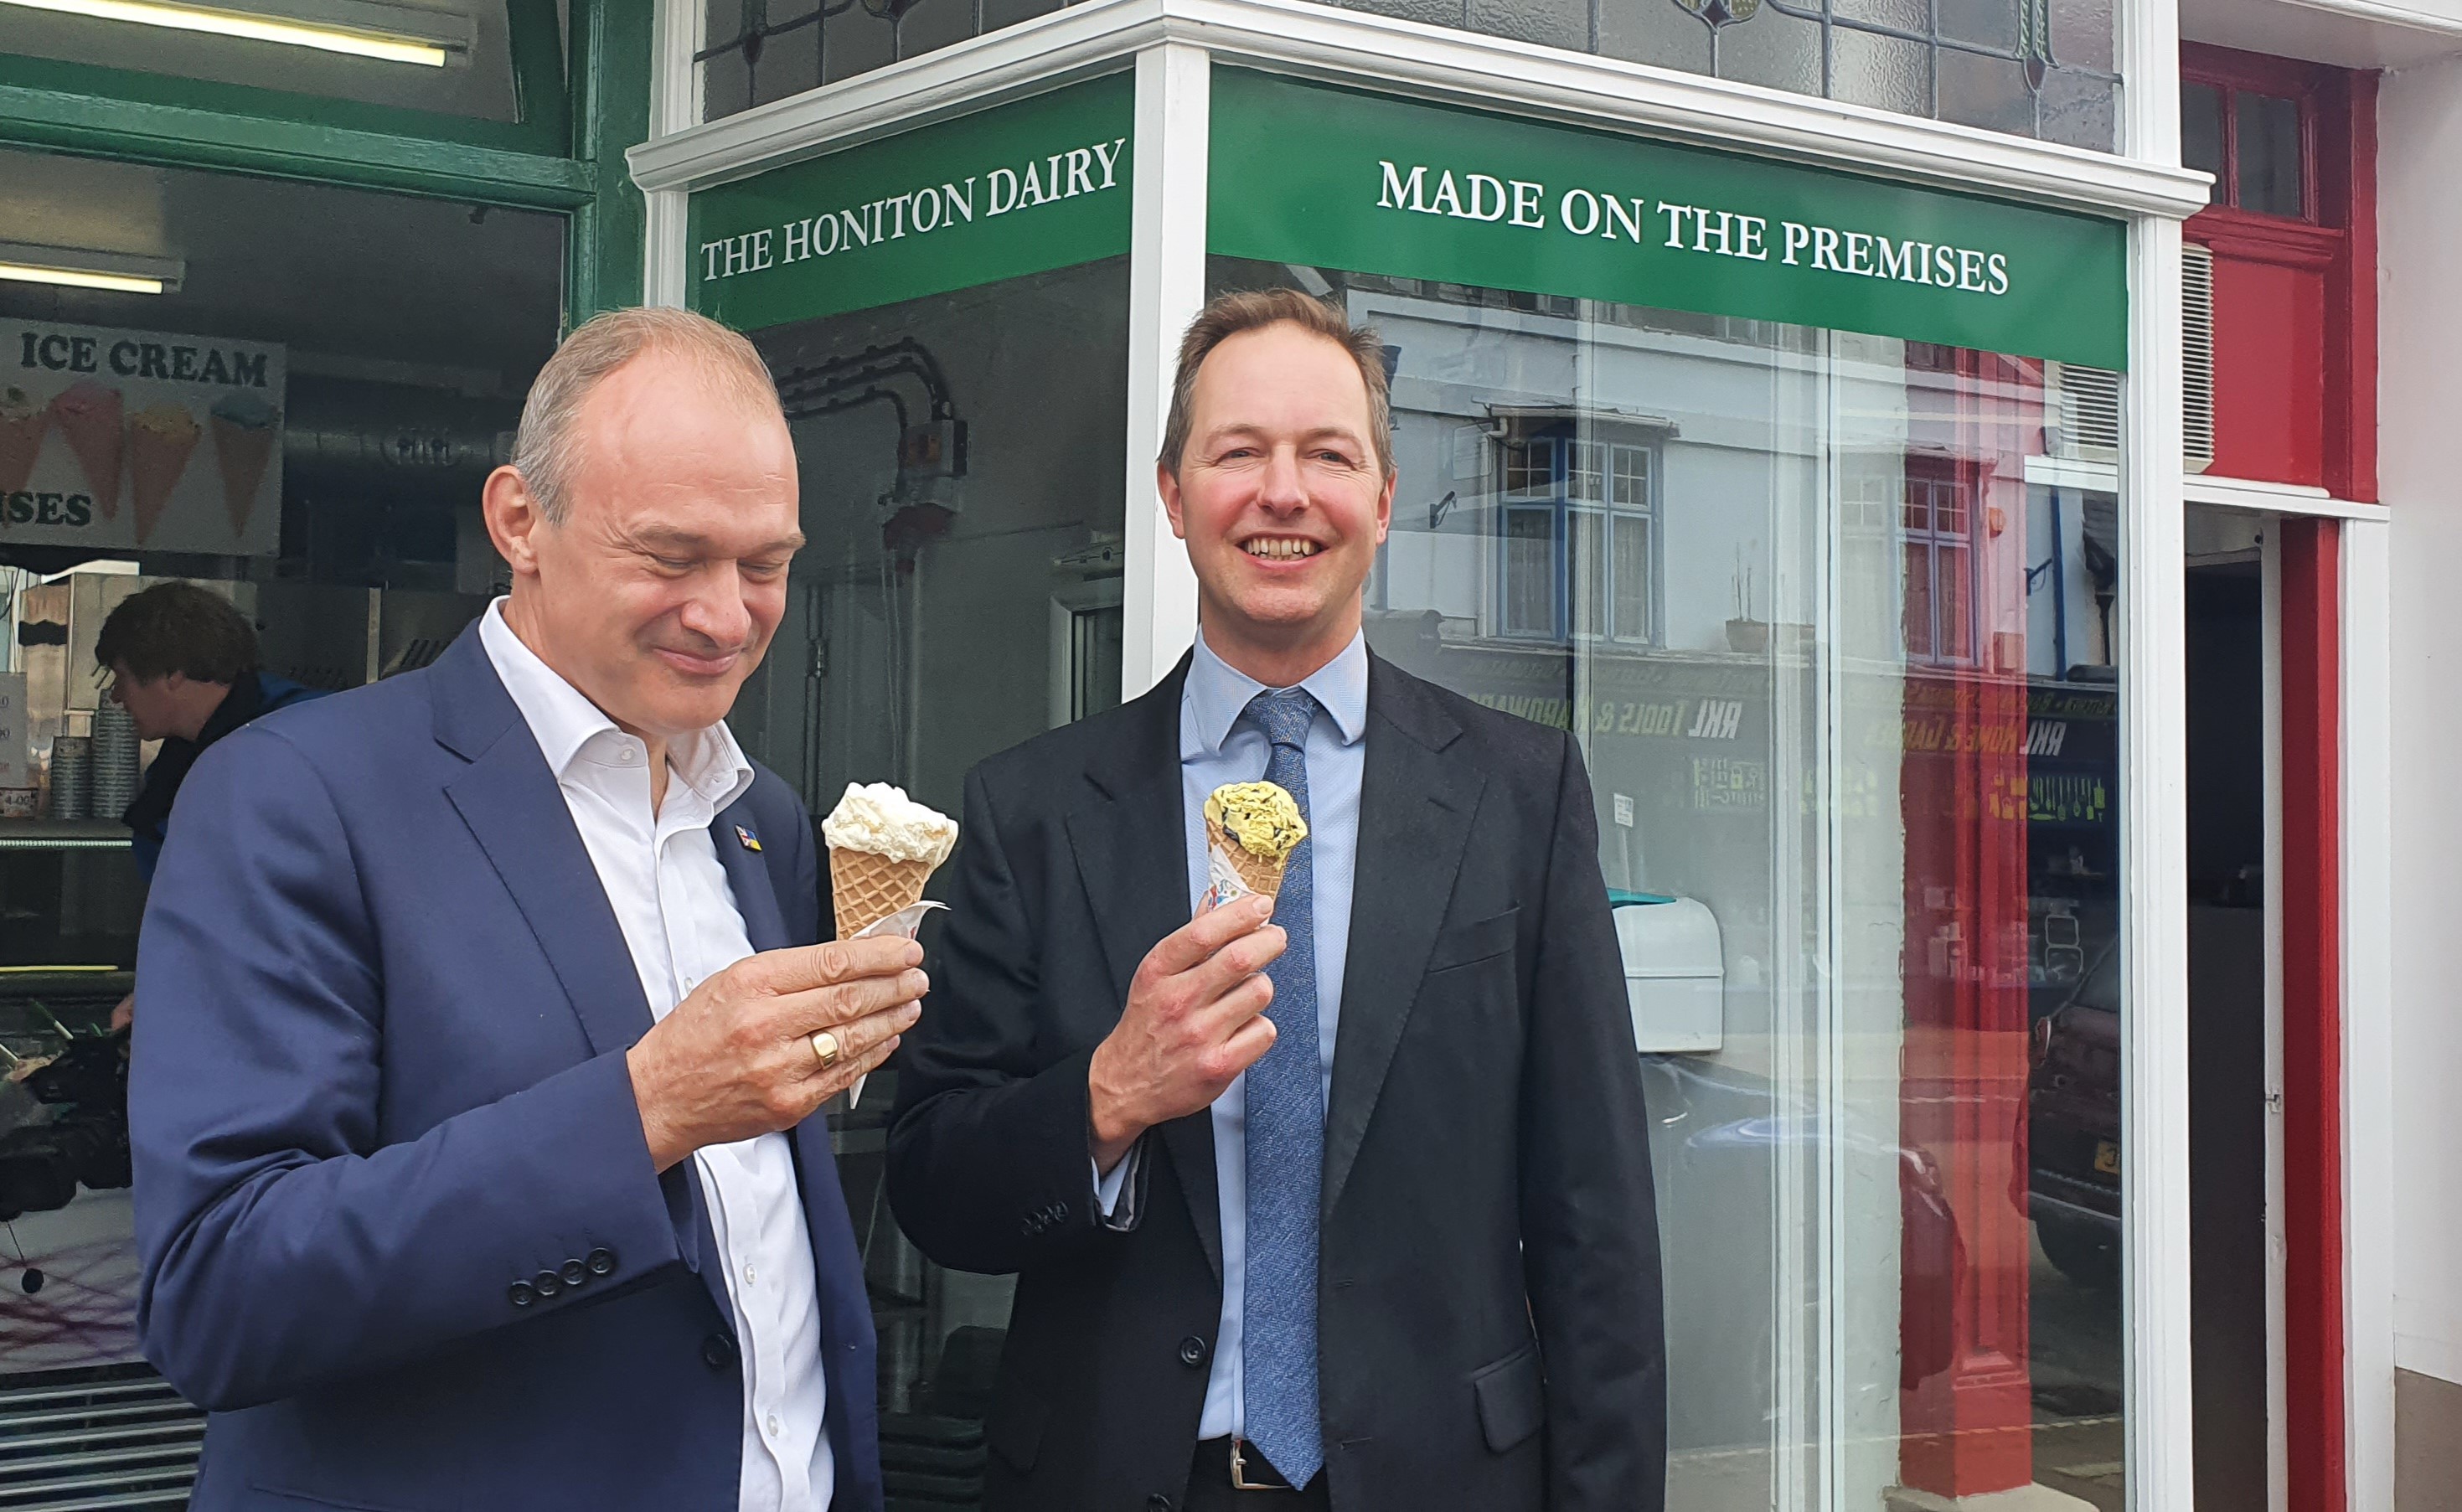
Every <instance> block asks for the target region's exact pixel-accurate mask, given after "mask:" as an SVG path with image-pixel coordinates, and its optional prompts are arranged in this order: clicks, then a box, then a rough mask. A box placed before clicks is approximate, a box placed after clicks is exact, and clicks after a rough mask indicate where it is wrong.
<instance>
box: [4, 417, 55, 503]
mask: <svg viewBox="0 0 2462 1512" xmlns="http://www.w3.org/2000/svg"><path fill="white" fill-rule="evenodd" d="M51 424H52V415H51V411H49V410H36V411H35V412H34V413H33V414H32V415H29V416H27V417H26V418H25V419H24V420H0V493H14V492H16V491H17V490H18V489H20V488H22V487H24V486H26V481H27V480H28V479H30V478H32V477H33V475H34V454H35V453H37V452H39V451H41V450H42V449H43V432H45V431H46V430H49V429H50V428H51Z"/></svg>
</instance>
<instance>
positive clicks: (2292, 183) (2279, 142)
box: [2233, 90, 2307, 216]
mask: <svg viewBox="0 0 2462 1512" xmlns="http://www.w3.org/2000/svg"><path fill="white" fill-rule="evenodd" d="M2233 99H2234V100H2235V101H2236V102H2237V108H2238V114H2239V144H2238V145H2239V207H2240V208H2241V209H2243V210H2255V211H2257V213H2258V214H2260V215H2291V216H2299V215H2305V214H2306V213H2307V201H2306V197H2305V193H2304V190H2303V180H2304V174H2303V172H2302V168H2303V164H2302V162H2301V159H2302V157H2303V156H2304V154H2303V153H2302V151H2301V145H2302V143H2301V140H2300V102H2299V101H2298V100H2296V99H2278V98H2276V97H2274V96H2272V95H2257V94H2251V93H2249V92H2248V91H2246V90H2240V91H2235V93H2234V94H2233Z"/></svg>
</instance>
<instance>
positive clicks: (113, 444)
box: [52, 379, 125, 520]
mask: <svg viewBox="0 0 2462 1512" xmlns="http://www.w3.org/2000/svg"><path fill="white" fill-rule="evenodd" d="M119 414H120V409H119V390H118V389H116V388H105V387H103V386H102V385H101V384H99V383H97V382H94V381H92V380H90V379H89V380H86V381H83V382H77V383H73V384H71V385H69V386H68V387H67V388H64V389H62V390H61V391H60V392H59V393H58V394H57V395H55V396H54V398H53V400H52V423H53V424H54V425H57V426H58V427H59V428H60V434H61V435H62V436H65V437H66V438H68V443H69V450H71V451H73V452H76V460H77V465H78V466H80V467H82V468H84V469H85V481H86V486H88V487H90V488H92V489H93V490H94V507H95V508H97V509H98V510H100V511H101V513H102V517H103V518H104V519H106V520H117V519H119V463H120V458H121V455H122V453H123V451H124V449H125V447H124V442H125V438H124V437H123V436H122V435H121V434H120V426H119Z"/></svg>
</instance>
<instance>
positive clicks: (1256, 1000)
mask: <svg viewBox="0 0 2462 1512" xmlns="http://www.w3.org/2000/svg"><path fill="white" fill-rule="evenodd" d="M1273 1001H1274V982H1273V979H1272V978H1271V977H1266V976H1263V975H1255V974H1252V975H1249V976H1245V977H1242V978H1241V979H1240V980H1239V981H1237V982H1235V983H1232V984H1231V986H1230V988H1229V990H1227V991H1225V992H1223V993H1222V994H1220V996H1218V997H1216V998H1215V999H1213V1001H1211V1002H1209V1003H1208V1004H1206V1005H1205V1007H1204V1008H1203V1009H1202V1010H1201V1015H1200V1017H1199V1020H1198V1023H1199V1026H1200V1028H1199V1032H1200V1033H1208V1034H1227V1033H1228V1032H1229V1030H1230V1027H1231V1026H1233V1025H1235V1024H1237V1025H1242V1026H1245V1025H1247V1024H1250V1023H1253V1022H1254V1021H1255V1020H1256V1018H1257V1016H1258V1015H1259V1014H1261V1013H1263V1012H1264V1011H1265V1009H1266V1007H1267V1006H1268V1005H1269V1004H1272V1003H1273Z"/></svg>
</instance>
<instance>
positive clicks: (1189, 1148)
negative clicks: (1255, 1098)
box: [1068, 657, 1222, 1277]
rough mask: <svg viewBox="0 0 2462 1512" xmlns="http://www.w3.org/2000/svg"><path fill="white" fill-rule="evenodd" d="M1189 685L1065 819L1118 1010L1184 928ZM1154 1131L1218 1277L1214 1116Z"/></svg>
mask: <svg viewBox="0 0 2462 1512" xmlns="http://www.w3.org/2000/svg"><path fill="white" fill-rule="evenodd" d="M1187 678H1188V660H1187V659H1186V658H1185V657H1183V658H1182V659H1180V663H1179V665H1178V667H1177V668H1176V669H1175V670H1174V671H1173V672H1172V674H1171V676H1169V677H1167V678H1165V679H1164V680H1162V681H1161V682H1160V683H1159V684H1157V685H1156V686H1155V689H1154V690H1153V691H1152V692H1149V693H1147V694H1145V695H1144V696H1142V697H1141V698H1139V699H1138V700H1137V702H1136V705H1135V713H1136V718H1135V720H1134V723H1133V724H1132V725H1131V728H1130V731H1129V734H1128V736H1127V738H1125V739H1123V740H1121V741H1119V742H1117V743H1116V744H1114V745H1111V746H1109V747H1107V748H1106V749H1105V750H1104V751H1103V752H1102V753H1101V754H1100V755H1099V756H1098V757H1097V758H1096V760H1095V761H1093V762H1092V763H1090V764H1089V766H1088V767H1087V771H1086V777H1087V781H1088V783H1089V785H1090V786H1091V788H1092V791H1091V793H1090V794H1088V795H1087V797H1086V799H1085V801H1083V802H1081V803H1080V804H1079V805H1078V806H1077V807H1076V808H1075V809H1073V810H1070V812H1069V821H1068V822H1069V849H1070V850H1071V851H1072V852H1073V853H1075V855H1076V859H1077V875H1078V878H1079V879H1080V880H1081V881H1082V882H1083V883H1084V884H1085V888H1086V901H1087V905H1088V907H1089V909H1090V911H1091V918H1093V920H1094V928H1095V930H1096V932H1097V934H1098V935H1099V936H1100V938H1101V940H1102V943H1103V960H1104V963H1105V964H1106V965H1108V966H1109V967H1110V968H1111V973H1112V990H1113V992H1114V993H1115V994H1116V995H1117V1000H1118V1002H1119V1003H1120V1004H1123V1005H1125V1004H1127V1003H1128V1001H1129V983H1131V982H1132V981H1133V980H1134V978H1135V976H1136V973H1137V966H1138V964H1139V963H1140V962H1142V961H1144V960H1145V958H1146V953H1147V952H1148V951H1150V950H1152V949H1153V948H1154V947H1155V941H1156V940H1160V939H1162V937H1163V936H1165V935H1168V934H1170V933H1171V932H1172V931H1173V930H1175V929H1177V928H1178V927H1179V926H1180V925H1182V924H1185V923H1187V922H1188V839H1187V834H1188V832H1187V828H1186V826H1187V809H1186V805H1185V803H1184V802H1183V801H1182V798H1181V794H1180V777H1179V701H1180V690H1181V688H1182V687H1183V686H1184V685H1185V684H1186V681H1187ZM1156 1133H1157V1134H1159V1136H1160V1138H1161V1142H1162V1145H1163V1147H1164V1148H1165V1149H1166V1150H1167V1151H1169V1152H1170V1156H1171V1162H1172V1167H1173V1170H1174V1171H1175V1172H1176V1173H1177V1175H1178V1177H1179V1188H1180V1191H1181V1192H1182V1193H1183V1194H1185V1196H1186V1197H1187V1199H1188V1209H1189V1217H1190V1218H1191V1219H1192V1220H1194V1221H1195V1222H1196V1224H1197V1235H1198V1240H1199V1242H1200V1243H1202V1244H1203V1245H1204V1246H1205V1258H1206V1260H1207V1262H1208V1263H1209V1264H1212V1265H1213V1267H1214V1273H1215V1275H1216V1276H1217V1277H1220V1275H1221V1274H1222V1215H1221V1211H1220V1205H1219V1200H1218V1199H1217V1196H1216V1184H1215V1180H1214V1125H1213V1120H1212V1117H1211V1115H1209V1114H1207V1113H1204V1112H1198V1113H1193V1114H1191V1115H1189V1116H1188V1117H1186V1118H1176V1119H1174V1120H1172V1121H1171V1122H1170V1123H1167V1124H1165V1125H1163V1126H1162V1127H1161V1128H1160V1129H1159V1130H1158V1131H1156Z"/></svg>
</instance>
